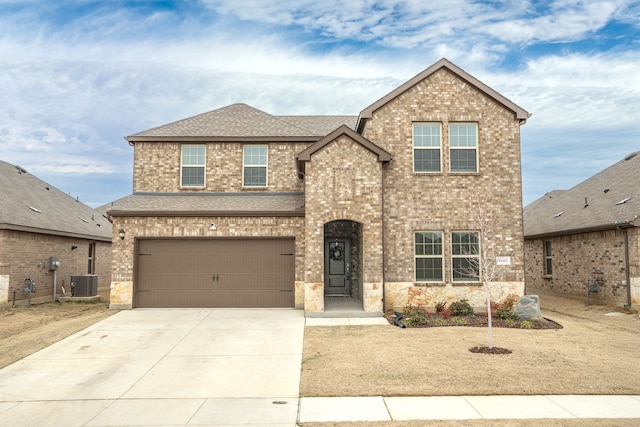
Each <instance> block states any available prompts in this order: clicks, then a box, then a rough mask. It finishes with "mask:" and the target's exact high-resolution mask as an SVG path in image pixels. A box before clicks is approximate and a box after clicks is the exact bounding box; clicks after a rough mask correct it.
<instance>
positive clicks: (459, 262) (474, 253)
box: [451, 231, 480, 282]
mask: <svg viewBox="0 0 640 427" xmlns="http://www.w3.org/2000/svg"><path fill="white" fill-rule="evenodd" d="M451 258H452V259H451V261H452V262H451V265H452V267H453V273H452V275H453V281H454V282H479V281H480V242H479V241H478V233H476V232H470V231H454V232H452V233H451Z"/></svg>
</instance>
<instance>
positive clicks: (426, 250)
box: [414, 231, 442, 282]
mask: <svg viewBox="0 0 640 427" xmlns="http://www.w3.org/2000/svg"><path fill="white" fill-rule="evenodd" d="M414 244H415V246H414V248H415V265H416V282H442V232H440V231H418V232H416V233H415V240H414Z"/></svg>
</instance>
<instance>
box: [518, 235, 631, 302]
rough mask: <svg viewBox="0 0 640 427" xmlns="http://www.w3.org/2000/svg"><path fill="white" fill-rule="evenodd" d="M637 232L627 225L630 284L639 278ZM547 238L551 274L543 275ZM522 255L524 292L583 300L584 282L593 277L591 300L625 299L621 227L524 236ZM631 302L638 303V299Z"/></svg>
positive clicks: (585, 284) (620, 300) (618, 300)
mask: <svg viewBox="0 0 640 427" xmlns="http://www.w3.org/2000/svg"><path fill="white" fill-rule="evenodd" d="M639 236H640V233H638V229H637V228H631V229H628V239H629V260H630V263H629V273H630V276H631V282H632V284H634V283H637V282H638V280H640V278H639V276H640V268H639V264H640V256H639V252H638V249H639V248H638V245H639V241H640V237H639ZM547 240H549V241H551V252H552V274H551V275H549V276H545V275H544V242H545V241H547ZM525 259H526V263H525V280H526V289H527V293H537V292H538V293H554V294H563V295H570V296H575V297H580V298H584V300H585V301H586V299H587V282H588V281H589V280H593V279H597V280H598V292H597V293H594V294H591V300H592V301H593V302H598V303H616V304H626V302H627V288H626V286H624V284H623V282H624V281H625V278H626V271H625V255H624V237H623V233H622V231H618V230H606V231H597V232H591V233H581V234H573V235H567V236H556V237H549V238H544V239H528V240H527V241H526V242H525ZM634 293H635V292H634ZM634 299H637V298H634ZM633 303H634V304H639V303H640V300H637V301H633Z"/></svg>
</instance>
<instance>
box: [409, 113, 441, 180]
mask: <svg viewBox="0 0 640 427" xmlns="http://www.w3.org/2000/svg"><path fill="white" fill-rule="evenodd" d="M440 145H441V137H440V124H439V123H414V124H413V170H414V172H440V170H441V169H440Z"/></svg>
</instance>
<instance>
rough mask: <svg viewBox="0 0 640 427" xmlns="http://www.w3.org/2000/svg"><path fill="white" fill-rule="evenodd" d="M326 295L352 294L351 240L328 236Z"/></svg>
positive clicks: (326, 248)
mask: <svg viewBox="0 0 640 427" xmlns="http://www.w3.org/2000/svg"><path fill="white" fill-rule="evenodd" d="M324 293H325V295H336V296H337V295H343V296H351V241H350V240H349V239H340V238H335V237H334V238H327V239H325V242H324Z"/></svg>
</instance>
